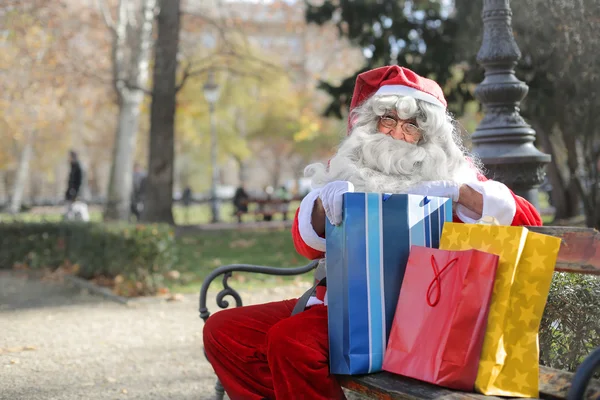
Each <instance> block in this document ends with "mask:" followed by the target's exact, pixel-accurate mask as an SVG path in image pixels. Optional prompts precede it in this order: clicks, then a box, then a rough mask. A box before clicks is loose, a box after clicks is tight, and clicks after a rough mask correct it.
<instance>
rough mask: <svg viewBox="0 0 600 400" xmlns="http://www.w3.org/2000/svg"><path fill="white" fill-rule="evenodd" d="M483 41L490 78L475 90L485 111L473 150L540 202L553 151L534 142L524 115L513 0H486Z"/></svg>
mask: <svg viewBox="0 0 600 400" xmlns="http://www.w3.org/2000/svg"><path fill="white" fill-rule="evenodd" d="M482 18H483V42H482V44H481V48H480V49H479V53H478V54H477V62H478V63H479V64H480V65H482V66H483V67H484V69H485V79H484V80H483V82H481V83H480V84H479V85H478V86H477V89H476V90H475V96H476V97H477V99H478V100H479V101H481V103H482V104H483V106H484V112H485V116H484V118H483V120H482V121H481V123H480V124H479V126H478V127H477V129H476V130H475V132H474V133H473V136H472V140H473V150H474V152H475V153H476V154H477V155H478V156H479V157H480V158H481V161H482V162H483V163H484V164H485V166H486V168H487V169H488V171H489V173H488V177H489V178H492V179H495V180H497V181H500V182H502V183H504V184H506V185H507V186H508V187H509V188H511V189H512V190H513V191H514V192H515V193H516V194H518V195H520V196H523V197H525V198H526V199H527V200H529V201H530V202H531V203H532V204H533V205H535V206H536V207H537V203H538V201H537V194H538V191H537V187H538V186H539V185H540V184H541V183H542V181H543V179H544V175H545V171H544V169H545V166H546V164H547V163H549V162H550V155H548V154H544V153H542V152H540V151H539V150H538V149H536V148H535V146H534V145H533V142H534V140H535V131H534V130H533V129H531V127H530V126H529V125H528V124H527V123H526V122H525V120H524V119H523V117H521V115H520V113H519V112H520V109H519V104H520V102H521V100H523V98H525V96H526V95H527V91H528V90H529V88H528V87H527V85H526V84H525V83H523V82H521V81H520V80H519V79H517V77H516V76H515V66H516V64H517V61H518V60H519V59H520V58H521V52H520V51H519V47H518V46H517V44H516V43H515V39H514V36H513V32H512V24H511V22H512V12H511V10H510V0H483V12H482Z"/></svg>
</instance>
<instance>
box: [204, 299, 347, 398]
mask: <svg viewBox="0 0 600 400" xmlns="http://www.w3.org/2000/svg"><path fill="white" fill-rule="evenodd" d="M296 301H297V300H285V301H280V302H274V303H267V304H260V305H255V306H248V307H240V308H233V309H228V310H223V311H219V312H217V313H215V314H213V315H211V316H210V318H208V320H207V322H206V325H205V326H204V332H203V335H204V349H205V351H206V355H207V357H208V360H209V361H210V363H211V365H212V366H213V368H214V369H215V372H216V374H217V376H218V377H219V380H220V381H221V384H222V385H223V387H224V388H225V392H226V393H227V395H229V397H230V398H231V399H232V400H253V399H256V400H260V399H265V398H267V399H281V400H293V399H302V400H313V399H315V400H317V399H343V398H344V394H343V392H342V389H341V387H340V385H339V383H338V382H337V380H336V379H335V377H334V376H333V375H330V374H329V341H328V336H327V308H326V307H325V306H322V305H319V306H313V307H311V308H309V309H308V310H306V311H304V312H301V313H299V314H296V315H294V316H290V314H291V312H292V309H293V308H294V305H295V304H296Z"/></svg>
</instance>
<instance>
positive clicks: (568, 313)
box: [540, 272, 600, 376]
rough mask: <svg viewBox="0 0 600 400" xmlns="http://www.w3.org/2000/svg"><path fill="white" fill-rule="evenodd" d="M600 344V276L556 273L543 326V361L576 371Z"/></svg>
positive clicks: (541, 345)
mask: <svg viewBox="0 0 600 400" xmlns="http://www.w3.org/2000/svg"><path fill="white" fill-rule="evenodd" d="M598 346H600V279H599V278H598V277H596V276H590V275H581V274H570V273H561V272H557V273H555V274H554V279H553V280H552V286H551V288H550V294H549V296H548V303H547V304H546V309H545V311H544V316H543V318H542V323H541V326H540V362H541V364H542V365H546V366H548V367H552V368H557V369H562V370H566V371H574V370H575V368H577V366H578V365H579V364H580V363H581V362H582V361H583V359H584V358H585V357H587V356H588V355H589V354H590V353H591V352H592V351H593V350H594V349H595V348H596V347H598ZM597 376H598V375H597Z"/></svg>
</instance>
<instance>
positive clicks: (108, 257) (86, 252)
mask: <svg viewBox="0 0 600 400" xmlns="http://www.w3.org/2000/svg"><path fill="white" fill-rule="evenodd" d="M65 262H68V263H70V264H76V265H77V266H78V268H77V274H78V275H79V276H80V277H82V278H86V279H91V278H94V277H98V276H102V277H107V278H115V277H119V279H118V282H120V283H121V286H122V287H121V289H123V290H122V292H124V293H122V294H125V295H134V294H153V293H155V292H156V291H157V290H158V288H160V287H161V286H162V285H161V284H162V277H163V274H164V273H165V272H167V271H168V270H170V269H171V268H172V267H173V265H174V263H175V262H176V247H175V240H174V234H173V230H172V228H171V227H170V226H168V225H132V224H118V223H115V224H111V223H108V224H107V223H19V222H17V223H0V268H12V267H13V266H14V265H15V264H25V265H27V266H28V267H29V268H32V269H41V268H52V269H54V268H57V267H59V266H61V265H63V264H64V263H65Z"/></svg>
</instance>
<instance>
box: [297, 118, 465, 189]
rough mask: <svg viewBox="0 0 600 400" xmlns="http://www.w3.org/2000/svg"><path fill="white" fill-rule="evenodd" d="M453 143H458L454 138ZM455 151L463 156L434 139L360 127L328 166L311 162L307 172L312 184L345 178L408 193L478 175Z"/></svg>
mask: <svg viewBox="0 0 600 400" xmlns="http://www.w3.org/2000/svg"><path fill="white" fill-rule="evenodd" d="M450 140H452V139H450ZM450 145H453V146H456V145H455V144H454V142H452V143H451V144H450ZM453 153H454V154H457V155H459V156H460V157H461V158H460V159H454V160H451V159H450V158H449V157H448V155H447V152H446V151H444V148H443V147H442V146H441V145H439V144H436V143H434V142H432V141H425V142H424V143H421V144H418V145H415V144H410V143H407V142H404V141H402V140H396V139H393V138H392V137H390V136H388V135H385V134H382V133H379V132H369V131H368V130H367V128H365V127H360V128H358V127H357V128H355V129H354V130H353V132H352V134H351V135H350V136H349V137H348V138H347V139H346V140H344V142H342V144H341V146H340V148H339V150H338V152H337V153H336V155H335V156H334V157H333V158H332V159H331V161H330V164H329V168H327V167H326V166H325V165H323V164H321V163H316V164H311V165H309V166H307V167H306V169H305V170H304V174H305V176H307V177H310V178H312V181H311V183H312V186H313V188H317V187H322V186H324V185H325V184H327V183H329V182H332V181H337V180H344V181H350V182H352V184H354V189H355V190H356V191H358V192H373V193H405V192H406V190H407V189H408V188H410V187H411V186H415V185H417V184H419V183H421V182H424V181H439V180H447V181H455V182H459V183H464V182H467V181H470V180H473V179H476V170H475V169H474V168H472V167H471V166H470V164H469V162H468V161H467V160H466V159H465V158H464V156H463V155H462V153H461V152H460V151H458V152H453Z"/></svg>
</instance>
